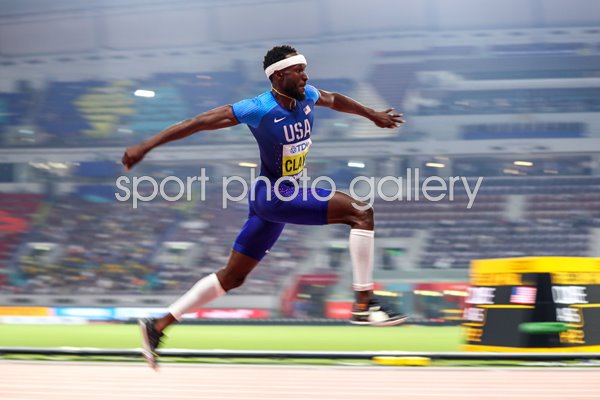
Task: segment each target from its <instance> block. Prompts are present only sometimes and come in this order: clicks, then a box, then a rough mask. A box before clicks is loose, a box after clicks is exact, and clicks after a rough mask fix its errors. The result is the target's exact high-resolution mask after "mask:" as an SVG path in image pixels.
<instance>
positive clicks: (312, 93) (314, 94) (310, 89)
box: [304, 84, 321, 103]
mask: <svg viewBox="0 0 600 400" xmlns="http://www.w3.org/2000/svg"><path fill="white" fill-rule="evenodd" d="M304 93H305V94H306V98H307V99H309V100H312V102H313V103H316V102H317V100H319V96H321V93H320V92H319V89H317V88H316V87H314V86H313V85H309V84H307V85H306V86H305V88H304Z"/></svg>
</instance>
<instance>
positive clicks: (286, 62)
mask: <svg viewBox="0 0 600 400" xmlns="http://www.w3.org/2000/svg"><path fill="white" fill-rule="evenodd" d="M297 64H306V58H304V56H303V55H302V54H296V55H295V56H292V57H288V58H284V59H283V60H279V61H277V62H276V63H273V64H271V65H269V66H268V67H267V68H265V74H267V78H270V77H271V75H273V73H274V72H275V71H280V70H282V69H285V68H287V67H291V66H292V65H297Z"/></svg>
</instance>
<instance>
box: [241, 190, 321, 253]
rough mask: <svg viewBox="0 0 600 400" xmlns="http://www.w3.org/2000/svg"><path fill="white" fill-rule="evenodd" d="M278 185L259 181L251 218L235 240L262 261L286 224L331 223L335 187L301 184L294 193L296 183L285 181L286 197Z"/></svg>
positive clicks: (250, 199) (250, 203)
mask: <svg viewBox="0 0 600 400" xmlns="http://www.w3.org/2000/svg"><path fill="white" fill-rule="evenodd" d="M269 186H270V188H269ZM274 186H275V185H274V184H271V185H269V184H268V183H267V182H264V181H257V182H256V183H255V185H254V187H253V188H252V190H253V194H254V196H252V193H251V195H250V196H249V200H248V205H249V212H248V220H247V221H246V223H245V224H244V226H243V227H242V230H241V232H240V233H239V235H238V237H237V238H236V239H235V242H234V244H233V249H234V250H236V251H238V252H240V253H242V254H245V255H247V256H248V257H252V258H254V259H255V260H258V261H260V260H261V259H262V258H263V257H264V256H265V255H266V254H267V253H268V251H269V250H270V249H271V247H272V246H273V245H274V244H275V242H276V241H277V239H278V238H279V235H281V232H282V231H283V228H284V227H285V224H287V223H291V224H298V225H326V224H327V205H328V204H329V197H330V196H331V190H327V189H321V188H317V189H315V190H314V191H313V190H312V189H310V188H306V189H303V188H302V186H301V185H298V193H297V194H296V195H295V196H293V194H294V186H292V185H291V184H289V183H288V184H286V183H282V184H281V185H280V186H279V193H280V197H282V198H285V201H284V200H282V199H279V198H277V196H276V195H275V187H274ZM269 195H270V197H268V196H269ZM253 197H254V198H253ZM317 197H319V198H317Z"/></svg>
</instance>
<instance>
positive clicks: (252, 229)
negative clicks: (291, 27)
mask: <svg viewBox="0 0 600 400" xmlns="http://www.w3.org/2000/svg"><path fill="white" fill-rule="evenodd" d="M305 93H306V99H305V100H302V101H300V100H296V105H295V107H294V109H293V110H288V109H286V108H283V107H281V106H280V105H279V103H277V101H276V100H275V98H274V97H273V94H272V93H271V92H270V91H269V92H265V93H263V94H261V95H259V96H257V97H255V98H253V99H247V100H242V101H240V102H237V103H235V104H233V106H232V107H233V113H234V115H235V117H236V118H237V120H238V121H239V122H240V123H243V124H246V125H248V127H249V128H250V131H251V132H252V134H253V135H254V138H255V139H256V142H257V143H258V147H259V150H260V161H261V169H260V175H261V178H260V179H258V180H257V182H256V183H255V185H254V187H253V191H254V193H253V194H251V195H250V196H249V208H250V210H249V214H248V220H247V221H246V223H245V224H244V227H243V228H242V230H241V232H240V234H239V235H238V237H237V238H236V240H235V243H234V245H233V248H234V250H236V251H238V252H240V253H242V254H245V255H247V256H249V257H252V258H254V259H255V260H261V259H262V258H263V257H264V256H265V254H266V253H267V252H268V251H269V249H270V248H271V246H273V245H274V244H275V242H276V241H277V238H279V235H280V234H281V232H282V231H283V228H284V226H285V224H286V223H293V224H302V225H325V224H326V223H327V203H328V200H326V199H329V197H330V195H331V191H330V190H326V189H316V190H315V191H316V193H313V192H312V190H311V189H310V188H303V187H302V185H298V188H299V190H298V192H297V193H296V195H293V193H294V191H295V187H294V186H293V185H291V184H290V183H289V179H296V178H297V177H298V176H300V174H301V173H302V171H303V170H304V163H305V161H306V156H307V155H308V151H309V149H310V146H311V143H312V142H311V140H310V134H311V131H312V127H313V110H314V108H315V103H316V102H317V100H318V99H319V91H318V90H317V89H316V88H314V87H313V86H310V85H306V87H305ZM281 177H286V178H289V179H286V181H287V182H288V183H287V184H286V183H285V182H286V181H283V182H282V183H281V184H280V185H279V193H280V197H282V198H283V197H285V201H284V200H281V199H279V198H277V196H276V195H275V186H276V185H275V181H276V180H277V179H279V178H281ZM265 181H268V182H265ZM269 192H270V193H269Z"/></svg>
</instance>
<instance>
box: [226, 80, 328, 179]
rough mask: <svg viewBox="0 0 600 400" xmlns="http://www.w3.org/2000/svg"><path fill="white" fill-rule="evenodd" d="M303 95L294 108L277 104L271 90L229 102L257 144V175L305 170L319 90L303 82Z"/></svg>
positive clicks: (294, 174) (277, 175) (272, 176)
mask: <svg viewBox="0 0 600 400" xmlns="http://www.w3.org/2000/svg"><path fill="white" fill-rule="evenodd" d="M305 94H306V99H305V100H302V101H299V100H297V101H296V106H295V107H294V109H293V110H288V109H286V108H283V107H282V106H280V105H279V103H277V101H276V100H275V98H274V97H273V94H272V93H271V92H270V91H268V92H264V93H262V94H260V95H258V96H257V97H255V98H253V99H246V100H242V101H239V102H237V103H235V104H233V105H232V107H233V113H234V115H235V117H236V118H237V120H238V121H239V122H240V123H243V124H246V125H248V127H249V128H250V131H252V134H253V135H254V138H255V139H256V142H257V143H258V148H259V149H260V162H261V168H260V174H261V175H263V176H266V177H267V178H269V179H271V180H276V179H278V178H280V177H282V176H289V177H294V178H295V177H298V176H299V175H300V173H301V172H302V170H303V169H304V164H305V161H306V156H307V155H308V150H309V149H310V145H311V143H312V142H311V140H310V133H311V131H312V129H313V110H314V108H315V103H316V102H317V100H318V99H319V91H318V90H317V89H316V88H315V87H313V86H310V85H306V87H305Z"/></svg>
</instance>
